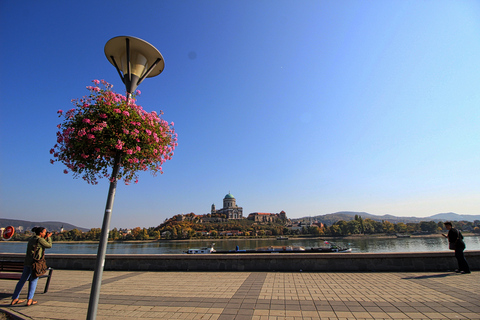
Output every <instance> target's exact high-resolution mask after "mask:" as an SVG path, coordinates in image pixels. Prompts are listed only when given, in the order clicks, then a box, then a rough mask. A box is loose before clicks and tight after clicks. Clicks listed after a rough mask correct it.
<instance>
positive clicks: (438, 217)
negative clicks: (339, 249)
mask: <svg viewBox="0 0 480 320" xmlns="http://www.w3.org/2000/svg"><path fill="white" fill-rule="evenodd" d="M356 215H358V216H361V217H362V218H363V219H367V218H368V219H372V220H375V221H382V220H388V221H389V222H392V223H399V222H403V223H409V222H413V223H418V222H421V221H435V222H439V221H469V222H473V221H475V220H480V215H467V214H457V213H454V212H448V213H438V214H434V215H432V216H428V217H421V218H419V217H398V216H394V215H390V214H384V215H381V216H379V215H373V214H370V213H367V212H356V211H338V212H335V213H328V214H324V215H317V216H313V217H302V218H292V219H291V220H292V221H302V220H316V221H319V222H322V223H325V224H333V223H335V222H337V221H340V220H345V221H350V220H353V219H355V216H356Z"/></svg>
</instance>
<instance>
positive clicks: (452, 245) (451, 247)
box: [448, 242, 455, 250]
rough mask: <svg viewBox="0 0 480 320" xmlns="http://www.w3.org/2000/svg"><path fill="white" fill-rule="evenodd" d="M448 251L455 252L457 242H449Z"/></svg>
mask: <svg viewBox="0 0 480 320" xmlns="http://www.w3.org/2000/svg"><path fill="white" fill-rule="evenodd" d="M448 249H450V250H455V242H449V243H448Z"/></svg>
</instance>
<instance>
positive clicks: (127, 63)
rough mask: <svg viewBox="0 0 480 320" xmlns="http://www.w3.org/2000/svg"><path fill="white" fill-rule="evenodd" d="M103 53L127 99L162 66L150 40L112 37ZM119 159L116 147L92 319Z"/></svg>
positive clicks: (89, 315)
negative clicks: (118, 76) (114, 69)
mask: <svg viewBox="0 0 480 320" xmlns="http://www.w3.org/2000/svg"><path fill="white" fill-rule="evenodd" d="M105 56H106V57H107V59H108V61H110V63H111V64H113V65H114V66H115V68H116V69H117V71H118V74H119V75H120V78H121V79H122V81H123V83H124V84H125V88H126V90H127V103H128V101H129V100H130V96H131V94H132V93H133V92H134V91H135V89H136V88H137V86H138V85H139V84H140V83H141V82H142V81H143V80H144V79H145V78H151V77H155V76H157V75H159V74H160V73H161V72H162V71H163V68H164V67H165V62H164V60H163V57H162V54H161V53H160V52H159V51H158V50H157V49H156V48H155V47H154V46H152V45H151V44H150V43H148V42H146V41H144V40H142V39H139V38H135V37H127V36H120V37H115V38H112V39H110V40H108V42H107V43H106V44H105ZM121 159H122V152H121V150H117V152H116V154H115V160H114V164H113V170H112V177H111V179H110V181H111V182H110V188H109V190H108V198H107V204H106V206H105V214H104V217H103V225H102V232H101V234H100V243H99V244H98V252H97V260H96V263H95V272H94V274H93V281H92V289H91V291H90V300H89V303H88V313H87V320H94V319H95V318H96V316H97V308H98V300H99V297H100V286H101V283H102V275H103V267H104V264H105V254H106V251H107V243H108V233H109V228H110V219H111V216H112V208H113V201H114V199H115V191H116V189H117V175H118V170H119V168H120V164H121Z"/></svg>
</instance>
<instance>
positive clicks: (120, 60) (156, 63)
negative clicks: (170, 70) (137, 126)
mask: <svg viewBox="0 0 480 320" xmlns="http://www.w3.org/2000/svg"><path fill="white" fill-rule="evenodd" d="M105 56H106V57H107V59H108V61H110V63H111V64H113V65H114V66H115V68H116V69H117V71H118V74H119V75H120V78H122V81H123V83H124V84H125V87H126V89H127V92H128V93H132V92H133V91H135V89H136V88H137V86H138V85H139V84H140V83H141V82H142V81H143V79H145V78H151V77H155V76H157V75H159V74H160V73H161V72H162V71H163V69H164V67H165V61H164V60H163V56H162V54H161V53H160V52H159V51H158V50H157V49H156V48H155V47H154V46H152V45H151V44H150V43H148V42H146V41H144V40H142V39H139V38H135V37H129V36H119V37H115V38H112V39H110V40H108V42H107V43H106V44H105Z"/></svg>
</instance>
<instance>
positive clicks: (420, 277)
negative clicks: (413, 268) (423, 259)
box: [402, 273, 455, 280]
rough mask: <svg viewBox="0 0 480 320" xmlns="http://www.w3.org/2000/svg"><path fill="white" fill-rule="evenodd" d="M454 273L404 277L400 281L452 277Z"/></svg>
mask: <svg viewBox="0 0 480 320" xmlns="http://www.w3.org/2000/svg"><path fill="white" fill-rule="evenodd" d="M453 275H455V273H441V274H430V275H425V276H417V277H405V278H402V279H405V280H409V279H430V278H445V277H449V276H453Z"/></svg>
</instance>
